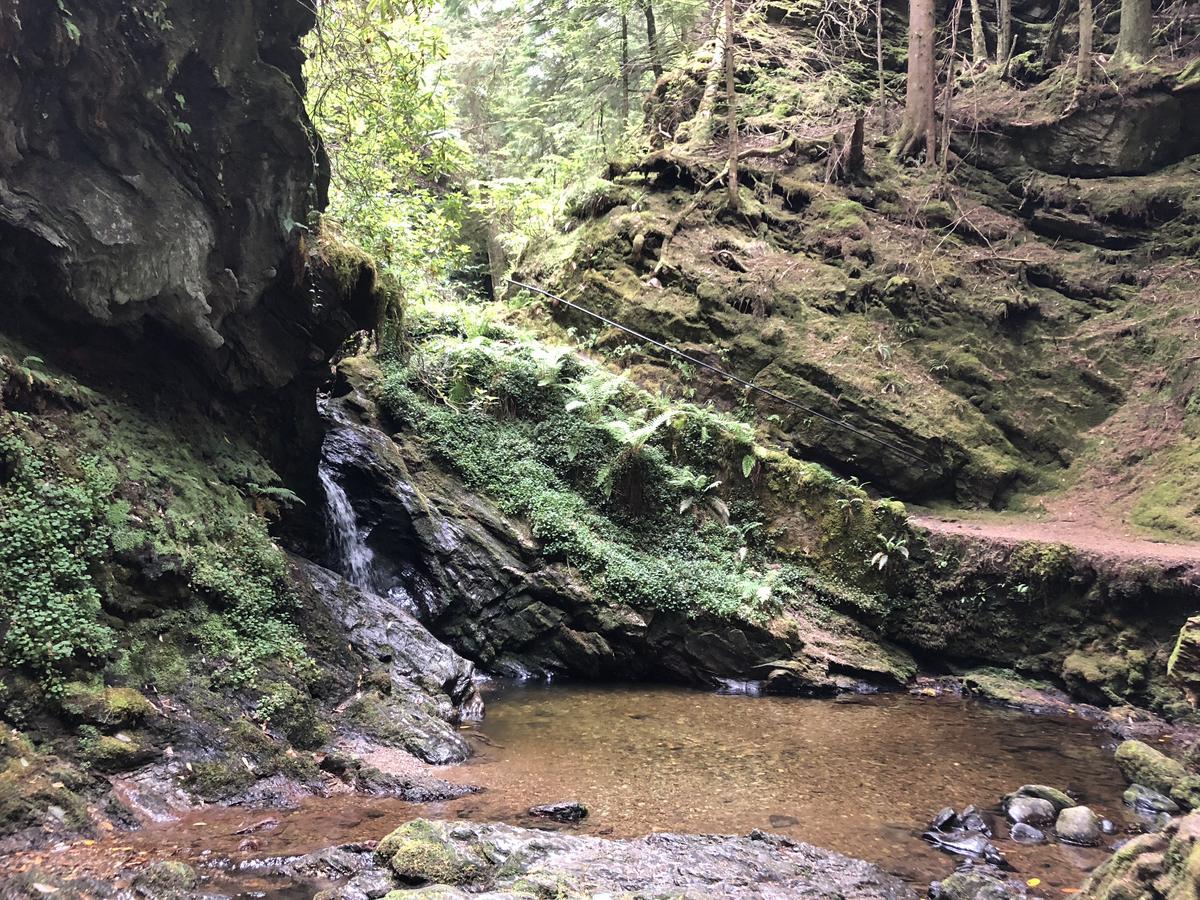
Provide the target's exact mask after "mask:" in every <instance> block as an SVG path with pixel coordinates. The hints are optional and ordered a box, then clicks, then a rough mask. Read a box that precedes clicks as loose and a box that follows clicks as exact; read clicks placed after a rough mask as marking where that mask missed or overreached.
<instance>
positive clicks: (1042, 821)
mask: <svg viewBox="0 0 1200 900" xmlns="http://www.w3.org/2000/svg"><path fill="white" fill-rule="evenodd" d="M1004 812H1005V814H1006V815H1007V816H1008V819H1009V821H1010V822H1025V823H1026V824H1029V825H1049V824H1050V823H1051V822H1053V821H1054V814H1055V809H1054V804H1053V803H1051V802H1050V801H1049V800H1043V799H1042V798H1040V797H1014V798H1012V799H1011V800H1009V801H1008V805H1007V806H1006V807H1005V809H1004Z"/></svg>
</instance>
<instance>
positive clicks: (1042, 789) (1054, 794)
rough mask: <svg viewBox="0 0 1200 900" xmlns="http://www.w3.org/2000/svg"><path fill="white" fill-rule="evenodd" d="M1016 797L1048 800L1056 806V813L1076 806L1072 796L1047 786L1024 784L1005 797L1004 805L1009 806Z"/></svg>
mask: <svg viewBox="0 0 1200 900" xmlns="http://www.w3.org/2000/svg"><path fill="white" fill-rule="evenodd" d="M1015 797H1036V798H1037V799H1039V800H1047V801H1049V802H1050V803H1052V804H1054V809H1055V811H1056V812H1061V811H1062V810H1064V809H1069V808H1071V807H1072V806H1076V805H1077V804H1076V803H1075V801H1074V800H1072V799H1071V797H1070V795H1068V794H1067V793H1065V792H1063V791H1060V790H1059V789H1058V788H1052V787H1050V786H1048V785H1045V784H1023V785H1021V786H1020V787H1019V788H1017V789H1016V790H1015V791H1013V792H1012V793H1011V794H1005V795H1004V805H1005V806H1007V805H1008V801H1009V800H1011V799H1013V798H1015Z"/></svg>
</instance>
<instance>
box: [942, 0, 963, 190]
mask: <svg viewBox="0 0 1200 900" xmlns="http://www.w3.org/2000/svg"><path fill="white" fill-rule="evenodd" d="M962 9H963V0H955V2H954V11H953V12H952V13H951V14H950V22H951V25H950V58H949V60H948V61H947V63H946V91H945V95H946V96H945V99H944V101H943V105H942V170H943V171H945V170H946V169H948V168H949V167H950V129H951V127H952V126H951V123H950V104H951V102H952V101H953V99H954V71H955V66H957V65H958V59H957V57H958V28H959V23H960V22H961V21H962Z"/></svg>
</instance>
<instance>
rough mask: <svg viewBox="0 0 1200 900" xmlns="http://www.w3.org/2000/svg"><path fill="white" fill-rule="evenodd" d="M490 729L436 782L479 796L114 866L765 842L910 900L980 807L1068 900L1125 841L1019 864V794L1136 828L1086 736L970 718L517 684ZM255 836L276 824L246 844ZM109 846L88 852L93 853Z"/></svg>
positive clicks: (359, 800) (277, 827) (297, 816)
mask: <svg viewBox="0 0 1200 900" xmlns="http://www.w3.org/2000/svg"><path fill="white" fill-rule="evenodd" d="M487 710H488V714H487V717H486V718H485V719H484V720H483V721H482V722H479V723H476V724H473V725H471V726H470V727H469V730H468V732H467V733H468V735H469V738H470V740H471V742H472V744H473V746H474V749H475V756H474V757H473V758H472V759H471V760H470V761H468V762H467V763H464V764H461V765H457V766H445V767H440V768H437V769H435V770H434V771H435V772H436V774H437V775H439V776H440V777H443V778H446V779H449V780H452V781H460V782H468V783H472V784H477V785H480V786H482V787H483V788H484V790H483V791H482V792H481V793H478V794H474V795H468V796H465V797H461V798H459V799H456V800H452V801H448V802H442V803H430V804H414V803H407V802H402V801H398V800H387V799H368V798H363V797H360V796H356V795H353V794H350V795H343V796H334V797H329V798H325V799H312V800H309V801H306V802H305V803H304V804H303V805H302V806H301V808H300V809H298V810H292V811H278V812H270V811H263V810H247V809H230V808H220V807H209V808H207V809H201V810H196V811H194V812H191V813H188V814H187V815H186V816H184V818H183V819H182V820H181V821H180V822H178V823H171V824H168V825H162V826H150V827H148V828H145V829H143V830H142V831H139V832H133V833H127V834H124V835H121V836H120V837H119V843H120V847H118V848H117V849H120V850H124V851H127V852H134V853H138V852H140V853H146V852H151V853H152V854H153V855H154V856H156V857H159V858H161V857H164V856H166V857H171V858H176V859H182V860H187V861H189V862H192V863H194V864H198V865H200V866H201V867H202V868H203V867H205V866H207V865H220V866H221V867H222V868H226V867H228V866H230V865H231V864H234V865H237V864H245V865H248V867H249V869H250V870H251V873H252V871H253V869H254V866H253V860H255V859H258V858H262V857H269V856H276V855H283V854H295V853H304V852H309V851H312V850H314V849H318V848H320V847H325V846H329V845H334V844H340V843H347V842H354V841H362V840H373V839H378V838H380V837H382V836H383V835H385V834H387V833H388V832H389V831H391V830H392V829H393V828H395V827H396V826H397V825H399V824H401V823H403V822H404V821H407V820H409V819H412V818H416V817H425V818H449V819H453V818H462V819H472V820H477V821H502V822H509V823H512V824H518V825H525V826H533V827H561V828H566V829H571V830H575V831H577V832H578V833H584V834H595V835H601V836H605V837H632V836H637V835H643V834H647V833H650V832H653V831H684V832H718V833H721V832H723V833H735V834H745V833H747V832H749V831H751V830H752V829H755V828H759V829H763V830H768V831H772V832H777V833H781V834H785V835H788V836H790V837H793V838H795V839H798V840H804V841H808V842H810V843H813V844H816V845H818V846H822V847H826V848H829V849H833V850H838V851H841V852H843V853H846V854H848V855H850V856H856V857H860V858H862V859H866V860H869V861H871V862H874V863H876V864H878V865H880V866H881V867H883V868H884V869H886V870H887V871H889V872H891V873H893V874H895V875H898V876H900V877H902V878H904V879H905V880H907V881H909V882H910V883H912V884H913V885H914V887H916V888H917V889H918V890H922V889H923V888H925V887H927V886H928V884H929V882H930V881H931V880H935V879H937V878H941V877H945V876H946V875H948V874H950V872H952V871H953V869H954V868H955V866H956V865H957V864H958V863H959V862H960V860H959V859H958V858H957V857H953V856H950V855H947V854H945V853H943V852H941V851H938V850H936V849H934V848H933V847H932V846H930V845H929V844H927V843H926V842H925V841H924V840H922V838H921V837H920V833H921V831H923V830H924V829H925V827H926V826H927V823H928V822H929V821H930V819H932V817H933V816H934V814H935V813H936V812H937V811H938V810H939V809H940V808H942V807H944V806H955V807H957V808H962V807H963V806H965V805H967V804H975V805H977V806H978V807H980V808H981V809H982V810H984V811H985V813H987V812H988V811H990V812H991V813H994V815H991V816H989V819H990V821H991V823H992V825H993V828H994V830H995V832H996V835H995V838H994V843H995V845H996V846H997V847H998V848H999V849H1000V850H1001V852H1002V853H1003V854H1004V855H1005V857H1006V858H1007V860H1008V862H1009V864H1010V865H1011V866H1012V868H1013V870H1014V872H1015V874H1018V875H1019V876H1020V877H1021V878H1022V879H1024V880H1028V879H1031V878H1038V879H1041V884H1042V890H1043V891H1044V892H1046V893H1059V892H1060V891H1062V890H1063V889H1066V891H1065V892H1067V893H1072V892H1073V889H1075V888H1078V887H1079V886H1080V885H1081V884H1082V882H1083V880H1084V878H1085V877H1086V874H1087V873H1088V872H1089V871H1090V870H1091V869H1092V868H1094V867H1095V866H1096V865H1098V864H1099V863H1100V862H1101V861H1102V860H1103V859H1104V858H1105V857H1106V855H1107V853H1108V852H1111V848H1112V846H1113V845H1114V844H1115V843H1116V842H1117V840H1119V839H1120V837H1121V835H1120V834H1119V833H1118V834H1117V835H1113V836H1111V837H1106V838H1105V839H1104V844H1103V845H1102V846H1101V847H1099V848H1082V847H1073V846H1068V845H1064V844H1057V843H1050V844H1044V845H1033V846H1030V845H1018V844H1016V843H1014V842H1013V841H1011V840H1009V839H1008V837H1007V835H1008V829H1007V826H1006V824H1005V823H1004V820H1003V816H1002V815H1000V814H999V812H998V804H999V801H1000V797H1001V796H1002V795H1003V794H1005V793H1006V792H1009V791H1012V790H1015V789H1016V788H1017V787H1019V786H1020V785H1022V784H1026V783H1043V784H1048V785H1053V786H1057V787H1060V788H1063V789H1068V790H1070V791H1071V792H1073V793H1074V794H1075V795H1076V796H1077V797H1078V798H1079V799H1080V800H1081V801H1082V802H1086V803H1088V804H1089V805H1091V806H1092V808H1093V809H1094V810H1095V811H1096V812H1097V813H1098V814H1099V815H1101V816H1106V817H1108V818H1110V819H1112V820H1113V821H1114V822H1115V823H1116V824H1117V826H1118V829H1119V831H1124V830H1125V827H1126V826H1134V825H1136V822H1135V819H1134V817H1133V816H1132V814H1131V813H1129V812H1128V811H1127V810H1126V809H1125V808H1124V807H1123V805H1122V804H1121V793H1122V791H1123V790H1124V787H1125V784H1124V782H1123V780H1122V779H1121V776H1120V773H1119V772H1118V770H1117V767H1116V765H1115V763H1114V762H1113V758H1112V753H1111V748H1110V747H1106V746H1105V743H1106V738H1105V737H1104V736H1103V735H1102V734H1100V733H1099V732H1097V731H1095V730H1094V729H1093V728H1092V727H1091V726H1090V725H1089V723H1087V722H1084V721H1080V720H1070V719H1067V720H1064V719H1055V718H1050V717H1044V716H1038V717H1035V716H1031V715H1028V714H1024V713H1020V712H1017V711H1013V710H1007V709H1002V708H998V707H994V706H988V705H984V704H981V703H978V702H975V701H970V700H960V699H954V698H944V697H943V698H931V697H922V696H913V695H907V694H880V695H874V696H850V697H844V698H840V699H836V700H831V699H805V698H795V697H750V696H744V695H731V694H716V693H705V692H700V691H695V690H690V689H685V688H672V687H663V686H603V685H582V684H554V685H546V684H540V683H528V682H527V683H519V684H513V683H492V684H491V686H490V687H489V690H488V692H487ZM567 799H576V800H580V801H582V802H583V803H585V804H586V805H587V806H588V808H589V810H590V814H589V815H588V817H587V818H586V819H584V820H583V822H581V823H579V824H578V825H569V826H568V825H565V826H554V825H553V824H552V823H546V822H545V821H544V820H536V819H533V818H531V817H530V816H529V815H528V813H527V809H528V807H530V806H531V805H534V804H539V803H547V802H553V801H559V800H567ZM267 817H270V818H271V819H277V820H278V823H277V824H275V823H272V824H271V825H269V826H268V827H265V828H261V829H256V828H255V827H254V823H259V822H261V821H262V820H263V819H264V818H267ZM248 828H249V829H253V833H254V846H253V848H252V849H251V850H249V851H247V850H246V848H245V842H244V837H243V836H244V835H245V834H246V832H247V829H248ZM111 842H112V841H111V840H109V841H102V842H100V843H99V844H98V845H97V846H96V847H94V848H90V849H91V850H92V851H93V852H94V851H100V852H102V853H103V852H104V848H105V845H106V844H109V843H111ZM239 845H241V846H240V847H239ZM251 873H247V874H246V875H243V876H239V877H238V878H237V879H236V880H235V881H234V882H228V883H226V884H225V889H226V890H228V889H230V888H231V887H235V888H236V889H238V890H242V891H251V892H254V893H255V895H257V896H262V893H259V892H262V891H264V890H265V891H266V892H267V894H269V895H270V896H272V897H279V898H283V897H299V896H311V892H312V889H313V886H311V885H309V886H303V887H301V886H291V887H284V886H282V885H279V884H278V882H277V881H276V880H275V879H272V878H265V879H264V878H255V877H254V876H253V875H252V874H251ZM247 877H249V879H250V880H249V881H248V880H247ZM221 880H223V879H221V878H219V879H218V884H217V885H214V886H219V885H220V882H221ZM306 890H307V891H309V893H308V894H305V893H304V892H305V891H306ZM249 895H250V894H247V896H249Z"/></svg>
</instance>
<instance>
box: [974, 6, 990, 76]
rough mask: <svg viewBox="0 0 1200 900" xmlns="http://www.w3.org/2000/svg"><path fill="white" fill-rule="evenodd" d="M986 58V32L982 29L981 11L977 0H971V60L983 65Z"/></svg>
mask: <svg viewBox="0 0 1200 900" xmlns="http://www.w3.org/2000/svg"><path fill="white" fill-rule="evenodd" d="M987 59H988V49H987V32H985V31H984V30H983V11H982V10H980V8H979V0H971V61H972V62H974V63H975V65H977V66H979V65H983V63H985V62H987Z"/></svg>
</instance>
